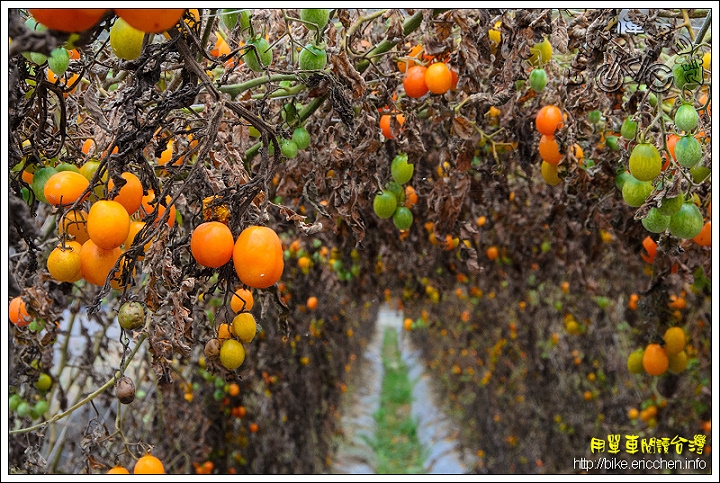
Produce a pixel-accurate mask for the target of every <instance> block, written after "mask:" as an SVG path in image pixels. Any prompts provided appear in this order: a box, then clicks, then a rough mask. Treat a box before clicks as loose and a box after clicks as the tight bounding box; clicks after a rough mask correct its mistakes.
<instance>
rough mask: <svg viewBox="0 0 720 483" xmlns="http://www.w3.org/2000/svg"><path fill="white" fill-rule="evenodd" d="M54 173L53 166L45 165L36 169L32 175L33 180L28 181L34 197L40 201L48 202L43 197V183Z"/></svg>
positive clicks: (55, 171)
mask: <svg viewBox="0 0 720 483" xmlns="http://www.w3.org/2000/svg"><path fill="white" fill-rule="evenodd" d="M55 173H57V170H56V169H55V168H51V167H45V168H40V169H38V170H36V171H35V174H34V175H33V180H32V183H30V188H31V189H32V191H33V193H35V198H37V199H38V200H40V201H42V202H43V203H47V202H48V200H47V198H45V183H47V180H48V179H50V177H51V176H52V175H54V174H55Z"/></svg>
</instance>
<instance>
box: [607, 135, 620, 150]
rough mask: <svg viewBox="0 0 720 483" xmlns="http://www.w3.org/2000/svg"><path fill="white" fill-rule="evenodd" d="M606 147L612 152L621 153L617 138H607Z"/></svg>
mask: <svg viewBox="0 0 720 483" xmlns="http://www.w3.org/2000/svg"><path fill="white" fill-rule="evenodd" d="M605 145H606V146H607V147H609V148H610V149H611V150H612V151H620V144H618V138H617V136H607V137H606V138H605Z"/></svg>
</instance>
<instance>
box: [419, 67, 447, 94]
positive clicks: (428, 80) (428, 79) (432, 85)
mask: <svg viewBox="0 0 720 483" xmlns="http://www.w3.org/2000/svg"><path fill="white" fill-rule="evenodd" d="M452 83H453V76H452V73H451V72H450V69H449V68H448V66H447V64H446V63H444V62H435V63H434V64H430V66H429V67H428V68H427V70H426V71H425V85H426V86H427V88H428V90H429V91H430V92H432V93H433V94H445V93H446V92H447V91H449V90H450V88H451V87H452Z"/></svg>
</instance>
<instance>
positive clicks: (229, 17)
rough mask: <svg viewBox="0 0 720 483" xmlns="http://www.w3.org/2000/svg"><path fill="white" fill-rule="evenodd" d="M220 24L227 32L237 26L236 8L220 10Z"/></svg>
mask: <svg viewBox="0 0 720 483" xmlns="http://www.w3.org/2000/svg"><path fill="white" fill-rule="evenodd" d="M219 14H220V22H221V23H222V24H223V26H224V27H225V28H226V29H227V30H232V29H233V28H235V25H237V21H238V14H239V12H238V11H237V9H236V8H222V9H220V12H219Z"/></svg>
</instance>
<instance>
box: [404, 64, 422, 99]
mask: <svg viewBox="0 0 720 483" xmlns="http://www.w3.org/2000/svg"><path fill="white" fill-rule="evenodd" d="M426 71H427V67H425V66H423V65H414V66H412V67H410V68H409V69H408V70H407V73H406V74H405V78H404V79H403V87H404V88H405V94H407V95H408V97H412V98H413V99H417V98H419V97H422V96H424V95H425V94H427V92H428V86H427V84H426V83H425V72H426Z"/></svg>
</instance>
